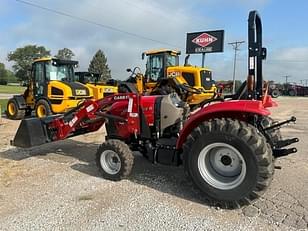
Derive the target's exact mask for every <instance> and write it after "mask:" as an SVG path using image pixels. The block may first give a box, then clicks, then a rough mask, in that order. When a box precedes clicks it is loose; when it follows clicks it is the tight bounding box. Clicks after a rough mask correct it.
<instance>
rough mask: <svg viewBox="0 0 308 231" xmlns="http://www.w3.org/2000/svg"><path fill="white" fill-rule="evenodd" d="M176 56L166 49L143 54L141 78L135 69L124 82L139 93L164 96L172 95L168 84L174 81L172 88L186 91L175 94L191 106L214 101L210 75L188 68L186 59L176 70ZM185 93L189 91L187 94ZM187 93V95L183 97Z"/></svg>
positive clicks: (199, 68) (177, 57)
mask: <svg viewBox="0 0 308 231" xmlns="http://www.w3.org/2000/svg"><path fill="white" fill-rule="evenodd" d="M180 54H181V52H180V51H176V50H170V49H159V50H149V51H146V52H143V53H142V59H144V58H145V56H147V63H146V71H145V74H144V76H143V75H142V74H140V73H136V72H137V69H138V68H135V69H134V70H133V71H132V70H131V69H128V71H131V72H132V75H131V77H130V78H129V79H128V82H132V83H135V84H136V88H137V90H138V92H139V93H140V92H146V93H148V94H158V95H159V94H161V95H165V94H168V93H170V91H172V88H173V86H172V82H174V81H175V82H176V83H178V84H176V85H178V86H181V87H183V86H184V87H186V88H187V89H185V91H184V92H185V93H182V92H181V91H177V93H178V94H179V95H180V97H181V98H182V99H184V100H185V101H187V102H188V103H189V104H190V105H191V106H194V105H198V104H200V103H201V102H203V101H204V100H206V99H211V98H213V97H215V94H216V90H217V89H216V86H215V82H214V81H213V80H212V72H211V71H210V70H209V69H207V68H202V67H196V66H191V65H188V57H186V59H185V65H184V66H180V65H179V55H180ZM170 78H173V81H171V82H170V81H169V80H170ZM173 85H174V84H173ZM188 89H189V91H187V90H188ZM187 92H189V93H190V94H188V95H187ZM183 94H185V97H184V96H183Z"/></svg>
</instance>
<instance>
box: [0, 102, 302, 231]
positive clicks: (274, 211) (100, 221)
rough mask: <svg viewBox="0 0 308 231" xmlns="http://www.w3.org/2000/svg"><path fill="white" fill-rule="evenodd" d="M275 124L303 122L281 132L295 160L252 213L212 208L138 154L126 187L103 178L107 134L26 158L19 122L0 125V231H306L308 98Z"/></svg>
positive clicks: (173, 170)
mask: <svg viewBox="0 0 308 231" xmlns="http://www.w3.org/2000/svg"><path fill="white" fill-rule="evenodd" d="M278 101H279V103H280V107H279V108H274V109H273V110H272V111H273V117H274V118H276V119H286V118H289V117H290V116H291V115H295V116H296V117H297V118H298V122H297V124H296V125H292V126H289V127H286V128H284V129H283V130H282V132H283V135H285V136H288V137H294V136H297V137H299V138H300V140H301V141H300V143H298V144H297V148H298V150H299V152H298V153H297V154H294V155H291V156H288V157H285V158H282V159H279V160H278V161H277V163H276V165H279V166H281V167H282V169H281V170H276V172H275V176H274V180H273V182H272V185H271V187H270V188H269V189H268V191H267V193H266V194H265V195H264V196H263V197H262V198H261V199H259V200H257V201H256V202H254V203H253V205H250V206H248V207H244V208H241V209H237V210H222V209H219V208H216V207H214V206H210V205H209V204H208V203H207V201H206V200H205V199H204V198H203V196H202V194H201V193H200V192H199V191H198V190H196V189H194V188H193V187H192V184H191V182H188V181H187V179H186V178H185V176H184V174H183V169H182V168H178V167H168V166H155V165H152V164H151V163H149V162H147V161H146V160H144V159H143V158H142V157H141V156H139V155H137V154H136V158H135V160H136V161H135V166H134V169H133V174H132V176H131V177H130V178H129V179H128V180H123V181H121V182H110V181H107V180H104V179H102V178H100V177H99V174H98V171H97V169H96V166H95V164H94V153H95V151H96V148H97V145H98V144H100V143H101V142H102V141H103V137H104V130H103V129H102V130H100V131H98V132H96V133H93V134H88V135H84V136H80V137H76V138H74V139H69V140H66V141H61V142H57V143H54V144H48V145H44V146H42V147H36V148H32V149H28V150H23V149H17V148H14V147H12V146H10V145H9V141H10V139H12V138H13V136H14V134H15V131H16V129H17V127H18V124H19V122H18V121H9V120H6V119H2V122H3V124H2V125H0V230H298V229H302V230H307V229H308V225H307V224H308V155H307V150H308V140H307V137H308V131H307V130H308V123H307V118H308V117H307V114H308V98H287V97H284V98H279V99H278Z"/></svg>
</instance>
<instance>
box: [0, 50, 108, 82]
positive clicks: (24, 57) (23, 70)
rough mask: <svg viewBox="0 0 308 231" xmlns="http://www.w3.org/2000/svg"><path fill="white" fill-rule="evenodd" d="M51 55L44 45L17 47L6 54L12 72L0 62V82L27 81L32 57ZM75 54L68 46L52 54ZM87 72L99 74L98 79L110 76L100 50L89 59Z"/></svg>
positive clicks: (68, 55)
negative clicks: (11, 64) (10, 63)
mask: <svg viewBox="0 0 308 231" xmlns="http://www.w3.org/2000/svg"><path fill="white" fill-rule="evenodd" d="M48 56H51V51H50V50H47V49H46V48H45V47H44V46H37V45H26V46H24V47H20V48H17V49H16V50H15V51H12V52H10V53H9V54H8V55H7V60H8V61H10V62H14V64H13V66H12V68H13V72H11V71H9V70H7V69H6V68H5V65H4V64H3V63H0V84H7V83H8V82H18V81H20V82H21V81H27V79H28V75H27V73H28V70H29V69H31V65H32V62H33V60H34V59H38V58H43V57H48ZM74 56H75V54H74V52H73V51H72V50H70V49H69V48H63V49H60V50H58V52H57V54H56V55H55V56H54V57H55V58H58V59H65V60H72V58H73V57H74ZM88 72H91V73H96V74H99V75H100V80H102V81H105V80H108V79H110V78H111V72H110V69H109V66H108V64H107V57H106V55H105V54H104V52H103V51H102V50H100V49H99V50H98V51H97V52H96V53H95V54H94V56H93V58H92V59H91V61H90V63H89V67H88Z"/></svg>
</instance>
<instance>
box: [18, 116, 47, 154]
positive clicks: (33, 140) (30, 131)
mask: <svg viewBox="0 0 308 231" xmlns="http://www.w3.org/2000/svg"><path fill="white" fill-rule="evenodd" d="M45 126H46V125H45V124H44V123H43V121H42V120H41V119H39V118H30V119H23V120H22V121H21V123H20V125H19V128H18V130H17V132H16V135H15V137H14V140H13V142H12V145H14V146H16V147H21V148H30V147H33V146H37V145H41V144H45V143H48V142H49V139H48V136H47V134H46V129H45Z"/></svg>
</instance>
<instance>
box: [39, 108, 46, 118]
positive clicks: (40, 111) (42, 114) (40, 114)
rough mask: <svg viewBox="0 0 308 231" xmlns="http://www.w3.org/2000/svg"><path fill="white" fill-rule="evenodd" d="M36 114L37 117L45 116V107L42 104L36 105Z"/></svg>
mask: <svg viewBox="0 0 308 231" xmlns="http://www.w3.org/2000/svg"><path fill="white" fill-rule="evenodd" d="M37 116H38V117H45V116H46V108H45V107H44V106H43V105H38V107H37Z"/></svg>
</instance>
